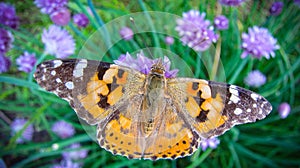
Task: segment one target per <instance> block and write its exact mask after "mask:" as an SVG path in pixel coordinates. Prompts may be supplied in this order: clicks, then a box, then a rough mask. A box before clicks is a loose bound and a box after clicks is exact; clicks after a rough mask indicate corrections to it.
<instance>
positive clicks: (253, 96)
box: [251, 93, 259, 101]
mask: <svg viewBox="0 0 300 168" xmlns="http://www.w3.org/2000/svg"><path fill="white" fill-rule="evenodd" d="M251 97H252V99H253V100H255V101H256V100H257V99H258V98H259V96H258V95H257V94H255V93H251Z"/></svg>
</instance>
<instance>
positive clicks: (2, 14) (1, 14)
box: [0, 2, 20, 29]
mask: <svg viewBox="0 0 300 168" xmlns="http://www.w3.org/2000/svg"><path fill="white" fill-rule="evenodd" d="M0 24H3V25H5V26H8V27H10V28H12V29H17V28H18V27H19V24H20V21H19V17H18V16H17V14H16V10H15V7H14V6H12V5H9V4H7V3H4V2H0Z"/></svg>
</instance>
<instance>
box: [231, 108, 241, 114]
mask: <svg viewBox="0 0 300 168" xmlns="http://www.w3.org/2000/svg"><path fill="white" fill-rule="evenodd" d="M242 112H243V110H242V109H240V108H236V109H235V110H234V112H233V113H234V114H235V115H239V114H241V113H242Z"/></svg>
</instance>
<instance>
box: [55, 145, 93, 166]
mask: <svg viewBox="0 0 300 168" xmlns="http://www.w3.org/2000/svg"><path fill="white" fill-rule="evenodd" d="M80 148H81V145H80V144H79V143H74V144H72V145H70V146H68V147H67V148H66V149H65V151H64V152H63V153H62V160H61V162H60V163H59V164H55V165H54V166H52V168H65V167H70V168H77V167H78V168H79V167H82V164H81V163H79V162H74V161H77V160H79V159H84V158H86V157H87V154H88V150H86V149H80Z"/></svg>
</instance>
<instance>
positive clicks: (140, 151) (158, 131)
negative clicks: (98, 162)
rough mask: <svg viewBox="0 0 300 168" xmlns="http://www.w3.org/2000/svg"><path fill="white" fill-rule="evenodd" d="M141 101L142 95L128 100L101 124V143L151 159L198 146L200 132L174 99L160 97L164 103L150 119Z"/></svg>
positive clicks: (130, 155)
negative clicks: (176, 104)
mask: <svg viewBox="0 0 300 168" xmlns="http://www.w3.org/2000/svg"><path fill="white" fill-rule="evenodd" d="M142 102H143V99H142V98H141V97H140V98H137V99H136V100H135V101H130V102H128V104H127V106H126V107H125V106H124V107H120V108H119V109H118V110H117V112H116V113H114V115H113V116H111V117H110V118H108V119H107V120H103V121H102V122H101V123H100V124H99V125H98V142H99V144H100V146H101V147H103V148H105V149H106V150H108V151H110V152H111V153H113V154H118V155H123V156H126V157H128V158H130V159H132V158H143V159H151V160H157V159H161V158H164V159H175V158H178V157H184V156H187V155H191V154H192V153H193V152H194V151H196V150H197V149H198V147H199V144H200V139H199V136H198V134H197V133H196V132H195V131H193V130H192V129H191V127H190V126H189V124H188V123H187V122H186V121H184V120H182V116H180V115H181V114H182V113H180V111H178V109H177V108H176V107H175V106H173V104H172V100H171V99H168V98H166V99H163V100H162V101H161V102H163V103H162V104H165V105H164V106H163V109H162V110H161V113H158V114H156V115H155V116H153V120H152V122H151V123H149V122H148V123H147V121H145V120H143V118H144V117H145V116H144V115H143V114H145V113H144V112H145V109H144V108H143V106H142V104H143V103H142ZM130 114H134V115H130ZM149 130H150V131H149Z"/></svg>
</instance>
